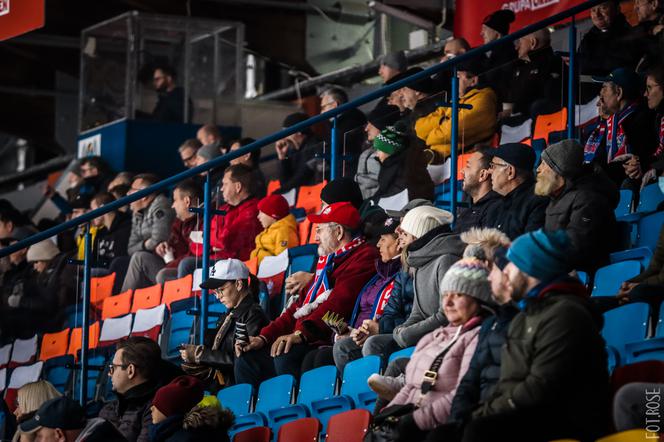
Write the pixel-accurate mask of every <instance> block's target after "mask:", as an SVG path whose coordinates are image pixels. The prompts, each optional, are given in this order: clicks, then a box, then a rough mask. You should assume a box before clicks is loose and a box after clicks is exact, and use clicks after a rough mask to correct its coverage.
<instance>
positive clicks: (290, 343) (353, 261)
mask: <svg viewBox="0 0 664 442" xmlns="http://www.w3.org/2000/svg"><path fill="white" fill-rule="evenodd" d="M309 221H311V222H312V223H315V224H316V240H317V242H318V244H319V246H318V256H319V258H318V263H317V264H316V273H315V275H314V278H313V280H312V281H311V283H310V284H309V285H308V286H307V287H305V288H304V289H303V290H301V291H300V292H299V294H298V295H296V298H295V299H294V300H293V302H291V303H290V305H289V306H288V307H287V308H286V310H284V312H283V313H282V314H281V316H279V317H278V318H277V319H275V320H274V321H272V322H270V323H269V324H268V325H267V326H265V327H263V329H262V330H261V332H260V335H259V336H252V337H249V343H248V344H247V345H246V346H244V347H243V348H242V353H241V355H240V356H239V357H238V358H236V359H235V380H236V382H237V383H249V384H252V385H253V386H254V387H258V385H259V384H260V383H261V381H263V380H265V379H268V378H270V377H273V376H275V375H282V374H290V375H293V376H295V377H296V378H297V377H299V376H300V372H301V366H302V361H303V360H304V357H305V356H306V355H307V353H309V352H310V351H312V350H315V349H317V348H318V347H320V346H321V345H331V344H332V332H331V330H330V328H329V327H328V326H327V325H326V324H325V322H323V316H325V315H326V314H332V313H334V314H336V315H338V316H340V317H342V318H344V320H346V321H347V320H348V319H349V318H350V315H351V313H352V310H353V307H354V306H355V299H356V298H357V295H358V294H359V293H360V291H361V290H362V287H364V285H365V284H366V283H367V282H368V281H369V279H371V277H372V276H373V275H374V274H375V273H376V269H375V265H374V261H375V260H376V259H377V257H378V255H377V252H376V248H375V247H373V246H371V245H370V244H368V243H367V242H366V241H365V240H364V238H363V237H362V236H361V235H360V234H359V232H360V227H361V221H360V213H359V212H358V211H357V209H356V208H355V207H353V205H352V204H351V203H349V202H339V203H333V204H331V205H329V206H327V207H325V208H324V209H323V210H322V212H321V213H320V214H318V215H309Z"/></svg>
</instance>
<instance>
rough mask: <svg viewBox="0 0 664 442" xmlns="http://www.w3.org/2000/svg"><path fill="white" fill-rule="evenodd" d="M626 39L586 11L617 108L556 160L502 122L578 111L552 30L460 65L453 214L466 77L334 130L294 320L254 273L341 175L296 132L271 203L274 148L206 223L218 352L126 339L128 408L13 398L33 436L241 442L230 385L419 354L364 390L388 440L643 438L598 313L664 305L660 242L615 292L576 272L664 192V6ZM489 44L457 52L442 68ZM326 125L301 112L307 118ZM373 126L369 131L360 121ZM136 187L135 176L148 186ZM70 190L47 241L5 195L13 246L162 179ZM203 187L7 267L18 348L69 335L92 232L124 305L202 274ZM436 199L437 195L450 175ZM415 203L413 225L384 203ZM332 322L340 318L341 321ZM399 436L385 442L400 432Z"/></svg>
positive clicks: (238, 166)
mask: <svg viewBox="0 0 664 442" xmlns="http://www.w3.org/2000/svg"><path fill="white" fill-rule="evenodd" d="M634 8H635V11H636V15H637V18H638V24H636V25H635V26H633V27H632V26H630V25H629V24H628V23H627V21H626V20H625V17H624V16H623V15H622V13H621V12H620V9H619V6H618V3H617V2H613V1H608V2H606V3H603V4H601V5H599V6H596V7H594V8H592V9H591V20H592V24H593V26H592V28H591V29H590V31H589V32H588V33H587V34H585V35H584V37H583V39H582V40H581V44H580V47H579V57H578V58H579V69H580V72H581V73H582V74H585V75H589V76H591V78H592V80H593V82H594V83H582V84H581V85H580V86H579V93H578V94H577V96H578V97H580V99H581V100H585V101H583V103H585V102H586V101H590V100H592V99H594V98H595V97H597V96H599V100H598V109H599V117H598V118H596V119H595V120H593V121H592V122H591V123H590V124H589V125H587V126H586V127H584V128H583V130H581V131H580V132H581V133H582V134H583V136H582V137H581V138H580V140H574V139H562V140H560V141H557V142H552V143H550V144H549V146H548V147H547V148H546V149H545V150H544V151H543V152H542V153H541V158H539V159H538V157H537V155H536V152H535V150H534V149H533V147H531V146H530V145H528V144H525V143H521V142H515V143H504V144H501V145H497V143H496V142H495V140H496V134H497V131H498V128H499V127H500V126H501V125H513V126H516V125H519V124H522V123H523V122H524V121H526V120H528V119H531V118H532V119H533V121H534V119H535V117H536V116H538V115H542V114H549V113H553V112H556V111H558V110H560V109H562V108H563V107H565V106H566V104H567V99H568V97H567V96H566V87H565V86H564V85H565V84H566V81H567V80H566V79H567V65H566V60H565V59H563V58H562V57H561V56H559V55H557V54H556V53H555V52H554V51H553V49H552V48H551V37H550V34H549V30H547V29H543V30H540V31H537V32H535V33H533V34H531V35H528V36H526V37H523V38H521V39H520V40H518V43H517V44H516V47H515V48H512V47H508V46H505V47H503V48H501V49H497V50H495V51H492V52H491V54H490V56H488V57H486V58H485V59H481V60H478V59H473V60H470V61H468V62H466V63H462V64H461V65H459V66H458V78H459V81H458V87H459V90H458V92H459V97H460V102H461V103H462V104H469V105H472V108H470V109H461V110H460V112H459V131H460V137H459V138H460V143H459V152H460V153H462V152H463V153H467V154H469V155H468V156H467V161H466V162H465V165H464V167H463V170H462V173H463V184H462V186H463V191H464V195H465V196H464V205H465V206H466V207H463V208H461V209H460V211H459V213H458V216H456V218H455V217H454V216H453V214H452V213H450V212H448V211H446V210H443V209H441V208H438V207H435V206H434V204H433V201H434V200H435V194H434V188H435V186H434V181H433V179H432V178H431V176H430V174H429V173H428V170H427V169H428V167H429V166H435V165H439V164H442V163H444V162H445V161H447V160H448V159H449V157H450V154H451V110H450V109H449V108H448V107H442V106H439V104H440V101H441V97H442V96H443V94H445V93H449V92H450V91H449V88H450V86H451V84H452V83H451V81H450V78H449V74H448V73H443V74H440V75H437V76H435V77H433V78H426V79H424V80H421V81H418V82H416V83H413V84H411V85H409V86H408V87H404V88H402V89H399V90H397V91H395V92H394V93H392V94H391V95H390V96H389V97H387V98H385V99H383V100H381V101H380V102H378V104H377V105H376V107H375V108H374V109H373V110H371V111H370V112H369V113H368V114H367V115H366V116H365V115H364V114H363V113H362V112H360V111H359V110H354V111H353V112H347V113H344V114H343V115H342V117H341V118H339V121H338V126H337V127H338V129H339V133H340V134H341V135H340V136H343V139H342V140H340V141H339V145H342V146H344V156H345V161H346V166H345V167H344V175H345V176H344V177H342V178H339V179H336V180H332V181H330V182H328V183H327V184H326V185H325V187H324V188H323V190H322V192H321V203H322V204H321V210H320V211H319V212H318V213H312V214H309V215H308V221H309V222H311V223H312V225H313V226H314V229H315V238H316V242H317V243H318V256H319V259H318V261H317V263H316V266H315V268H314V269H312V270H311V272H298V273H295V274H293V275H290V276H289V277H288V278H287V279H286V281H285V291H286V293H287V295H288V303H287V305H285V306H284V309H283V311H281V312H278V313H277V314H276V315H273V314H270V312H266V311H264V310H263V309H262V308H261V306H260V305H259V303H258V291H259V281H258V280H257V278H256V275H254V274H252V273H251V272H250V271H249V269H248V267H247V265H246V264H245V261H249V260H251V259H256V260H257V262H259V263H260V262H261V261H262V260H263V259H265V258H266V257H270V256H277V255H279V254H280V253H282V252H283V251H284V250H286V249H289V248H292V247H296V246H298V245H300V240H301V238H300V236H299V234H298V220H296V216H294V214H293V213H291V210H290V207H289V203H288V201H287V199H286V198H285V195H286V194H287V193H288V192H290V191H291V190H293V189H298V188H299V187H301V186H307V185H312V184H315V183H318V182H321V181H322V179H323V178H324V177H325V176H326V174H327V173H328V170H327V168H328V167H329V165H326V163H325V161H324V160H323V159H321V158H322V157H323V152H321V147H320V146H321V141H326V140H327V141H328V142H329V139H330V137H331V133H330V132H329V129H326V131H325V132H324V133H318V134H316V133H315V132H314V131H313V130H309V129H307V130H304V131H302V132H298V133H295V134H293V135H290V136H288V137H286V138H284V139H282V140H279V141H278V142H277V143H276V145H275V150H276V154H277V159H278V163H279V177H278V178H279V181H280V185H279V188H278V189H276V190H274V191H273V192H270V193H269V194H268V192H267V185H266V183H267V180H266V177H265V176H264V175H263V173H262V171H261V169H260V167H259V162H260V153H259V152H255V153H251V154H247V155H244V156H242V157H239V158H237V159H235V160H233V161H232V162H231V164H230V165H229V166H228V167H227V168H225V169H223V170H213V171H210V173H211V174H212V177H213V179H214V180H215V182H217V183H218V185H217V188H218V189H217V191H215V195H214V199H215V201H216V208H217V209H218V210H219V211H221V212H220V213H223V214H217V215H214V216H213V218H212V223H211V241H210V257H211V260H212V262H213V263H214V266H213V268H212V269H211V271H210V277H209V279H208V280H207V281H206V282H205V283H204V284H203V285H202V286H201V287H202V288H207V289H209V290H210V291H212V292H214V294H215V296H216V297H217V298H218V300H219V301H220V302H221V303H223V304H224V305H225V306H226V308H227V309H228V312H227V313H226V314H225V315H223V316H222V317H221V318H220V319H219V321H218V323H217V327H216V329H215V330H211V331H210V333H209V336H208V339H207V341H206V342H205V344H203V345H194V344H188V343H183V345H182V347H181V350H180V354H181V364H180V366H179V367H176V366H173V365H172V364H169V363H167V362H165V361H162V359H161V350H160V348H159V346H158V345H157V343H156V342H154V341H152V340H150V339H148V338H141V337H131V338H128V339H127V340H124V341H121V342H120V343H118V344H117V347H116V350H115V354H114V356H113V359H112V363H111V364H110V366H109V367H110V369H109V375H110V376H111V380H112V384H113V390H114V392H115V394H116V396H117V399H116V400H114V401H112V402H108V403H106V404H105V405H104V406H103V408H102V409H101V410H100V411H99V413H98V416H96V417H93V418H91V417H89V416H88V415H86V413H85V411H84V410H83V409H82V408H81V407H80V406H78V405H77V403H75V402H74V401H73V400H72V399H70V398H68V397H61V396H60V394H59V393H58V392H56V391H55V390H54V389H53V387H52V386H50V384H48V383H47V382H45V381H38V382H37V383H34V384H28V385H26V386H24V387H22V388H21V389H20V390H19V393H18V404H17V405H18V407H17V409H16V413H15V415H16V418H17V422H18V424H19V425H18V430H17V433H16V435H15V436H14V440H17V441H32V440H40V441H69V442H71V441H96V440H104V441H115V440H117V441H121V440H128V441H140V442H144V441H185V440H228V434H227V430H228V428H229V427H230V426H231V425H232V422H233V416H232V414H230V413H229V412H228V411H227V410H225V409H223V408H221V405H223V404H221V405H220V403H219V402H218V401H217V400H216V399H215V398H214V397H213V396H205V394H204V392H205V391H208V392H213V393H214V392H216V391H218V390H219V389H221V388H223V387H226V386H229V385H233V384H235V383H249V384H251V385H253V386H254V388H257V387H258V385H259V384H260V383H261V382H262V381H264V380H266V379H268V378H271V377H274V376H276V375H281V374H291V375H293V376H295V378H298V377H299V376H300V375H301V373H303V372H305V371H307V370H310V369H312V368H316V367H320V366H323V365H335V366H336V367H337V368H338V370H339V372H340V373H341V372H343V369H344V367H345V366H346V364H348V363H349V362H350V361H353V360H355V359H358V358H361V357H362V356H367V355H379V356H380V357H381V358H383V359H384V363H385V364H387V360H388V357H389V356H390V355H391V354H392V353H393V352H394V351H397V350H400V349H404V348H408V347H411V346H415V350H414V353H413V354H412V356H411V357H410V358H399V359H396V360H393V361H392V362H390V363H389V364H387V368H386V370H385V372H384V374H383V375H374V376H372V377H371V378H370V379H369V385H370V386H371V388H372V389H373V390H374V391H376V393H377V394H378V397H379V399H378V402H377V405H376V410H375V416H374V426H373V427H372V430H371V431H370V433H369V435H368V436H367V437H368V438H371V439H369V440H395V441H396V440H409V441H414V440H432V441H433V440H444V441H448V440H449V441H454V440H459V441H486V440H519V441H520V440H523V441H534V440H553V439H557V438H576V439H579V440H595V438H597V437H599V436H602V435H604V434H607V433H609V432H610V429H611V428H612V426H614V427H613V428H615V429H618V430H621V429H629V428H638V427H642V426H643V422H642V421H641V420H639V419H641V417H642V416H639V415H638V413H635V412H634V409H635V408H639V407H641V408H642V407H644V405H643V403H642V402H643V397H641V396H639V395H638V392H637V393H634V394H631V395H630V394H622V395H619V396H617V397H618V398H619V399H616V402H615V404H614V405H615V407H614V411H615V412H614V413H613V416H612V415H611V409H612V408H611V404H610V401H611V397H610V394H609V373H608V364H607V354H606V351H605V343H604V340H603V339H602V337H601V334H600V331H601V329H602V316H601V313H602V312H603V311H605V310H606V309H610V308H613V307H616V306H619V305H622V304H624V303H626V302H632V301H635V300H645V301H646V302H649V303H650V304H651V305H652V306H653V309H655V310H654V311H655V314H656V312H657V310H656V309H657V308H658V306H659V304H660V303H661V301H662V299H664V295H663V294H664V287H663V286H664V229H662V231H661V233H660V237H659V238H660V239H659V242H658V244H657V248H656V250H655V254H654V257H653V259H652V261H651V263H650V265H649V267H648V268H647V270H645V271H644V272H643V273H642V274H641V275H639V276H637V277H635V278H632V279H630V280H627V281H625V282H624V284H623V286H622V288H621V290H620V292H619V293H616V294H615V295H616V296H615V297H613V298H610V299H605V300H602V301H601V302H600V301H597V300H595V299H591V298H590V296H589V291H588V289H587V287H586V286H585V285H584V284H582V283H581V282H580V280H579V279H578V278H577V273H576V272H577V271H583V272H586V273H588V274H590V275H592V274H593V272H594V271H596V270H597V269H598V268H600V267H602V266H604V265H606V264H608V263H609V255H610V253H611V252H614V251H617V250H622V249H624V248H625V247H624V240H623V237H624V235H623V234H622V232H621V226H620V223H619V222H618V221H617V220H616V216H615V214H614V209H615V208H616V206H617V204H618V201H619V189H631V190H632V191H633V192H634V193H633V195H634V201H635V202H638V198H639V196H638V195H639V191H640V190H641V189H642V188H644V187H645V186H646V185H649V184H652V183H659V186H660V188H662V191H664V185H663V184H664V65H663V64H662V63H663V62H664V60H662V54H664V32H662V29H663V27H664V17H663V14H662V5H661V0H634ZM513 21H514V14H513V13H511V11H506V10H501V11H497V12H495V13H494V14H491V15H490V16H488V17H486V18H485V20H484V21H483V25H482V37H483V40H484V42H485V43H488V42H491V41H493V40H495V39H498V38H500V37H502V36H504V35H506V34H508V33H509V27H510V23H511V22H513ZM469 48H470V46H469V45H468V43H467V42H466V41H465V40H463V39H461V38H456V39H451V40H449V41H448V42H447V44H446V45H445V50H444V54H442V59H443V60H446V59H449V58H451V57H454V56H456V55H458V54H460V53H463V52H465V51H467V50H468V49H469ZM419 70H421V68H419V67H408V66H407V61H406V59H405V57H404V56H403V54H402V53H393V54H388V55H387V56H385V57H384V58H383V59H382V63H381V66H380V71H379V74H380V76H381V78H382V79H383V81H384V82H385V83H386V84H390V83H393V82H395V81H398V80H399V79H403V78H406V77H407V76H409V75H412V74H413V73H415V72H418V71H419ZM347 101H348V96H347V94H346V92H345V91H343V90H342V89H340V88H338V87H333V88H330V89H327V90H325V91H324V92H322V93H321V95H320V108H321V112H325V111H327V110H330V109H332V108H334V107H336V106H339V105H341V104H343V103H345V102H347ZM307 118H308V115H306V114H304V113H294V114H291V115H289V116H288V117H287V118H285V120H284V121H283V125H282V126H283V127H290V126H293V125H294V124H297V123H299V122H302V121H304V120H306V119H307ZM358 128H363V129H360V130H358ZM251 141H253V140H251V139H241V140H233V141H229V140H224V139H222V137H221V136H220V134H219V131H218V129H217V127H216V126H214V125H204V126H202V127H201V128H200V130H199V131H198V134H197V138H196V139H190V140H185V141H184V142H183V143H182V144H181V145H180V146H179V148H177V149H178V152H179V153H180V156H181V158H182V163H183V165H184V167H186V168H191V167H194V166H197V165H201V164H204V163H205V162H207V161H209V160H211V159H213V158H216V157H218V156H220V155H222V154H224V153H226V152H228V151H233V150H236V149H238V148H240V147H241V146H244V145H246V144H248V143H250V142H251ZM139 172H140V171H139ZM67 180H68V185H69V188H68V190H67V192H66V195H60V194H58V193H56V192H54V191H53V190H52V189H48V190H47V196H48V197H49V198H51V200H52V201H53V203H54V204H56V206H57V207H58V209H59V210H60V211H61V213H62V214H61V216H60V217H59V218H58V219H57V220H53V221H52V222H46V221H44V222H42V223H40V225H39V226H33V225H31V223H30V222H29V221H28V220H27V219H26V218H25V217H24V215H23V214H21V213H20V212H19V211H18V210H16V209H15V208H14V207H13V206H12V205H11V204H10V203H8V202H6V201H3V202H2V204H0V242H1V244H2V245H3V246H8V245H11V244H13V243H15V242H17V241H20V240H22V239H25V238H27V237H29V236H30V235H32V234H33V233H35V232H37V231H38V230H43V229H45V228H46V227H49V226H50V225H53V224H54V223H59V222H62V221H63V220H66V219H71V218H73V217H76V216H79V215H81V214H82V213H85V212H87V211H89V210H94V209H97V208H99V207H103V206H104V205H106V204H109V203H110V202H112V201H115V200H116V199H118V198H121V197H123V196H125V195H129V194H132V193H134V192H137V191H140V190H142V189H145V188H146V187H149V186H150V185H152V184H155V183H156V182H158V181H159V177H157V176H155V175H153V174H150V173H143V172H141V173H136V174H134V173H132V172H129V171H121V172H119V173H112V172H111V171H110V170H109V168H108V167H107V165H106V164H105V163H104V161H103V160H102V159H101V158H99V157H88V158H83V159H81V160H80V162H79V163H78V165H77V167H76V168H75V169H74V170H73V171H71V172H70V173H69V176H68V177H67ZM202 180H203V177H197V178H195V179H191V180H187V181H183V182H180V183H178V184H177V185H176V186H175V187H174V188H173V189H172V192H171V193H170V194H169V195H166V194H152V195H149V196H145V197H143V198H141V199H140V200H137V201H135V202H133V203H131V204H130V205H129V206H128V207H123V208H120V209H118V210H116V211H113V212H110V213H108V214H106V215H104V216H101V217H99V218H97V219H95V220H93V221H92V222H91V223H90V224H89V226H87V227H86V226H85V225H81V226H80V227H79V228H78V229H77V230H76V231H75V232H67V233H65V234H62V235H60V236H59V237H58V238H57V239H56V240H51V239H48V240H45V241H42V242H40V243H38V244H35V245H33V246H31V247H30V248H28V249H27V250H22V251H18V252H15V253H13V254H11V256H9V257H7V258H3V259H2V260H1V261H0V278H1V279H2V290H1V293H0V340H1V341H2V342H11V341H12V340H14V339H25V338H29V337H31V336H33V335H34V334H35V333H44V332H53V331H57V330H60V329H61V328H62V326H63V321H64V317H63V315H64V311H65V308H66V307H67V306H70V305H73V304H76V303H78V302H80V277H79V276H78V275H77V270H76V267H75V266H70V265H68V264H67V261H68V260H69V259H70V258H74V259H82V258H83V255H84V242H83V238H84V236H85V234H86V231H85V229H88V228H89V229H90V234H91V235H92V238H93V246H92V250H93V256H94V262H93V275H94V276H103V275H108V274H110V273H115V274H116V279H115V281H116V282H115V284H116V287H115V289H114V293H120V292H123V291H126V290H132V289H139V288H144V287H148V286H151V285H154V284H157V283H159V284H163V283H164V282H165V281H169V280H173V279H177V278H181V277H183V276H186V275H188V274H191V273H192V272H194V270H195V269H197V268H200V267H201V256H202V254H203V234H202V219H201V217H200V216H199V215H197V214H196V213H194V212H192V211H190V209H191V208H196V207H198V206H199V205H200V204H201V202H202V198H201V194H202ZM436 184H438V183H436ZM404 191H406V193H407V200H408V203H407V204H405V206H404V207H403V208H402V209H401V210H398V211H394V210H387V211H385V210H383V209H382V208H381V207H380V205H379V203H380V200H381V199H383V198H386V197H394V196H395V195H399V194H401V193H402V192H404ZM332 313H333V314H335V315H336V317H337V319H338V320H336V321H332V320H330V318H329V316H330V314H332ZM381 438H382V439H381Z"/></svg>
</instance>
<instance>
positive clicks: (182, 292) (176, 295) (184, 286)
mask: <svg viewBox="0 0 664 442" xmlns="http://www.w3.org/2000/svg"><path fill="white" fill-rule="evenodd" d="M192 280H193V276H192V275H191V274H189V275H187V276H185V277H183V278H180V279H173V280H171V281H166V282H165V283H164V294H163V295H162V298H161V302H162V303H164V304H166V305H167V306H168V308H169V309H170V307H171V304H172V303H174V302H175V301H179V300H181V299H186V298H189V297H190V296H191V284H192Z"/></svg>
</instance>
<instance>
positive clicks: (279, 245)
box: [250, 214, 300, 263]
mask: <svg viewBox="0 0 664 442" xmlns="http://www.w3.org/2000/svg"><path fill="white" fill-rule="evenodd" d="M299 245H300V240H299V239H298V236H297V221H295V217H294V216H293V215H292V214H291V215H288V216H286V217H285V218H281V219H280V220H279V221H277V222H275V223H274V224H272V225H271V226H270V227H268V228H267V229H265V230H263V231H262V232H261V233H259V234H258V235H256V248H255V249H254V250H253V251H252V252H251V256H250V258H258V262H259V263H260V262H261V261H262V260H263V258H265V257H266V256H277V255H278V254H280V253H281V252H283V251H284V250H286V249H288V248H290V247H297V246H299Z"/></svg>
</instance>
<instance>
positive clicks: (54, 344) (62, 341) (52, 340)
mask: <svg viewBox="0 0 664 442" xmlns="http://www.w3.org/2000/svg"><path fill="white" fill-rule="evenodd" d="M70 332H71V329H69V328H66V329H64V330H62V331H59V332H55V333H44V336H42V341H41V349H40V350H39V360H40V361H46V360H47V359H51V358H57V357H59V356H64V355H66V354H67V346H68V345H69V333H70Z"/></svg>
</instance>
